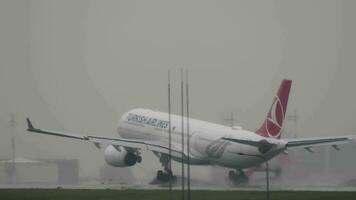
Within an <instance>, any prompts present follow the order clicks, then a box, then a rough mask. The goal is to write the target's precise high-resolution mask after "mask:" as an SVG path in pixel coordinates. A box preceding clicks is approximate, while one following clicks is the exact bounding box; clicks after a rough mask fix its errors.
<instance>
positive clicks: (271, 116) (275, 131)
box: [256, 79, 292, 139]
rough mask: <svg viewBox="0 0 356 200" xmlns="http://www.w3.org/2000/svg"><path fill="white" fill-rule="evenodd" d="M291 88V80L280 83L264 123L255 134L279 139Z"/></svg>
mask: <svg viewBox="0 0 356 200" xmlns="http://www.w3.org/2000/svg"><path fill="white" fill-rule="evenodd" d="M291 86H292V81H291V80H287V79H284V80H283V81H282V83H281V86H280V87H279V90H278V92H277V95H276V97H275V98H274V100H273V103H272V105H271V108H270V110H269V112H268V114H267V117H266V119H265V121H264V122H263V124H262V126H261V127H260V128H259V129H258V130H257V131H256V133H257V134H259V135H261V136H263V137H271V138H277V139H279V138H281V131H282V126H283V121H284V118H285V114H286V110H287V105H288V98H289V92H290V89H291Z"/></svg>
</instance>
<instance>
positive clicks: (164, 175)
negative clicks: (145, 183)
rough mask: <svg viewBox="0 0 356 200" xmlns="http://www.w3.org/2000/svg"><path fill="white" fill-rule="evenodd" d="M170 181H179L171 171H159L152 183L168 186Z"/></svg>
mask: <svg viewBox="0 0 356 200" xmlns="http://www.w3.org/2000/svg"><path fill="white" fill-rule="evenodd" d="M170 180H171V181H172V183H175V182H176V181H177V177H176V176H174V175H173V173H172V172H171V171H169V170H167V171H163V170H158V171H157V175H156V178H155V180H153V181H152V182H151V184H167V183H169V181H170Z"/></svg>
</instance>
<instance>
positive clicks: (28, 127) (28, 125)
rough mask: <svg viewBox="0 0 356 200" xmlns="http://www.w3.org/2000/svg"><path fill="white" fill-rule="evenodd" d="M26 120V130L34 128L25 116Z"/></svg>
mask: <svg viewBox="0 0 356 200" xmlns="http://www.w3.org/2000/svg"><path fill="white" fill-rule="evenodd" d="M26 121H27V130H28V131H29V130H33V129H35V128H34V127H33V125H32V123H31V121H30V118H26Z"/></svg>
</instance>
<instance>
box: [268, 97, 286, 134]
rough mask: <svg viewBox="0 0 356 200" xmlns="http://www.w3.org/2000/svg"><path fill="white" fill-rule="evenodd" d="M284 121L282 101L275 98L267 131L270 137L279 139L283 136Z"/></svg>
mask: <svg viewBox="0 0 356 200" xmlns="http://www.w3.org/2000/svg"><path fill="white" fill-rule="evenodd" d="M283 119H284V110H283V105H282V102H281V100H280V99H279V98H278V96H276V97H275V99H274V101H273V103H272V106H271V110H270V111H269V115H268V116H267V123H266V130H267V133H268V136H270V137H274V138H278V137H279V136H280V135H281V130H282V124H283Z"/></svg>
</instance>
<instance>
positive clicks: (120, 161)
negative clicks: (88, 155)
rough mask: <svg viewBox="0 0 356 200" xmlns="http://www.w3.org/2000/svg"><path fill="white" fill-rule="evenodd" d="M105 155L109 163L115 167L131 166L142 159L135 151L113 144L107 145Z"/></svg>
mask: <svg viewBox="0 0 356 200" xmlns="http://www.w3.org/2000/svg"><path fill="white" fill-rule="evenodd" d="M104 157H105V161H106V163H107V164H109V165H111V166H115V167H130V166H133V165H134V164H136V162H138V161H140V160H141V157H140V156H138V155H137V154H136V153H135V152H131V151H127V150H126V149H125V148H124V147H121V146H113V145H110V146H108V147H106V149H105V152H104Z"/></svg>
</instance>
